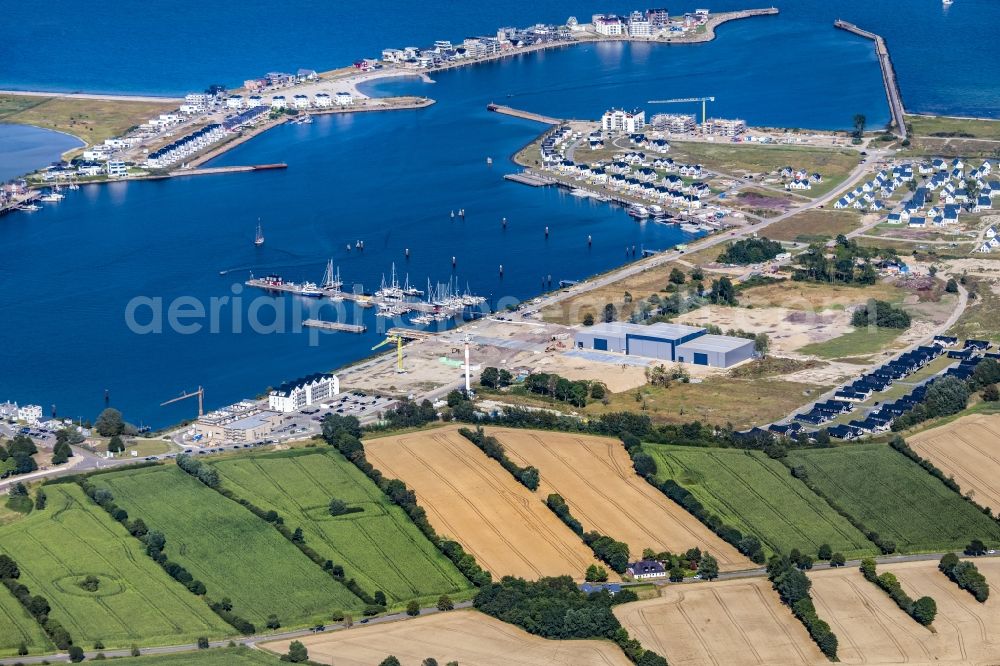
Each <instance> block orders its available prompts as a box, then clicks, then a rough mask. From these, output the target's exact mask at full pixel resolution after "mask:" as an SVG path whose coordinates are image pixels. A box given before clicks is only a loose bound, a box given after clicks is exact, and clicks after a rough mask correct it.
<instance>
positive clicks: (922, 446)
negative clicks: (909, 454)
mask: <svg viewBox="0 0 1000 666" xmlns="http://www.w3.org/2000/svg"><path fill="white" fill-rule="evenodd" d="M907 443H908V444H909V445H910V446H911V447H912V448H913V449H914V450H915V451H916V452H917V453H919V454H920V455H921V456H922V457H924V458H927V459H929V460H931V462H933V463H934V464H935V465H936V466H937V467H938V468H939V469H940V470H941V471H942V472H944V473H945V474H946V475H948V476H953V477H955V481H957V482H958V485H959V486H961V487H962V492H963V493H968V492H970V491H971V492H972V493H973V499H974V500H975V502H976V503H977V504H979V505H980V506H989V507H992V508H993V509H994V510H998V509H1000V415H998V414H992V415H983V414H976V415H973V416H963V417H962V418H960V419H957V420H955V421H952V422H951V423H948V424H946V425H943V426H941V427H939V428H934V429H932V430H927V431H925V432H922V433H919V434H917V435H914V436H913V437H910V438H908V439H907Z"/></svg>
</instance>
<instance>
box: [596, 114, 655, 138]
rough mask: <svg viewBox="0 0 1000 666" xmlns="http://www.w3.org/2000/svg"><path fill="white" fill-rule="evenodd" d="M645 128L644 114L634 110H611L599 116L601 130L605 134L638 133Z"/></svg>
mask: <svg viewBox="0 0 1000 666" xmlns="http://www.w3.org/2000/svg"><path fill="white" fill-rule="evenodd" d="M645 126H646V112H645V111H640V110H638V109H636V110H635V111H623V110H621V109H611V110H610V111H605V112H604V115H603V116H601V129H602V130H604V131H605V132H627V133H629V134H632V133H633V132H638V131H640V130H641V129H642V128H643V127H645Z"/></svg>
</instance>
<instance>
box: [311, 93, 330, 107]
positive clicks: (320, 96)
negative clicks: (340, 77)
mask: <svg viewBox="0 0 1000 666" xmlns="http://www.w3.org/2000/svg"><path fill="white" fill-rule="evenodd" d="M315 101H316V108H317V109H329V108H330V106H332V104H333V102H332V101H331V99H330V93H325V92H321V93H316V99H315Z"/></svg>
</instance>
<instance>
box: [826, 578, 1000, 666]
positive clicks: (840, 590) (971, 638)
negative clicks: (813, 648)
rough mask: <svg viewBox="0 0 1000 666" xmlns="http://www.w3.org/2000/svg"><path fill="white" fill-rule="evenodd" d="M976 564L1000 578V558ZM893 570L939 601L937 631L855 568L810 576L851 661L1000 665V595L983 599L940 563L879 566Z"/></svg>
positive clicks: (912, 590)
mask: <svg viewBox="0 0 1000 666" xmlns="http://www.w3.org/2000/svg"><path fill="white" fill-rule="evenodd" d="M976 566H977V567H979V570H980V571H981V572H982V573H983V575H985V576H986V578H987V579H988V580H989V581H990V583H991V584H993V585H996V584H998V582H1000V561H997V560H993V559H978V560H976ZM886 572H889V573H893V574H895V575H896V576H897V577H898V578H899V581H900V583H901V584H902V586H903V589H904V590H905V591H906V592H907V594H909V595H910V596H911V597H913V598H914V599H916V598H918V597H921V596H923V595H928V596H930V597H933V599H934V601H936V602H937V607H938V614H937V619H935V620H934V624H933V628H934V632H931V631H930V630H928V629H925V628H923V627H921V626H920V625H919V624H917V623H916V622H915V621H914V620H913V619H912V618H910V617H909V616H907V615H906V614H905V613H904V612H903V611H901V610H900V609H899V608H898V607H897V606H896V604H895V603H893V601H892V600H891V599H890V598H889V596H888V595H887V594H886V593H885V592H883V591H882V590H880V589H879V588H878V587H876V586H875V585H873V584H872V583H869V582H868V581H866V580H865V579H864V578H862V577H861V573H860V572H859V571H858V570H857V569H855V568H853V567H851V568H848V569H828V570H823V571H817V572H814V573H810V574H809V578H810V579H811V580H812V583H813V585H812V596H813V600H814V602H815V604H816V610H817V612H818V613H819V616H820V617H821V618H823V619H824V620H826V621H827V622H829V623H830V627H831V628H832V629H833V631H834V633H836V634H837V638H838V639H839V641H840V647H839V650H838V656H839V657H840V660H841V661H842V662H843V663H846V664H863V663H864V664H903V663H907V664H913V665H917V666H925V665H926V666H930V665H931V664H977V665H981V666H986V665H987V664H997V663H1000V634H998V632H997V630H996V627H997V626H1000V600H998V599H996V598H992V597H991V598H990V599H989V600H988V601H987V602H986V603H984V604H980V603H979V602H977V601H976V600H975V599H973V597H972V595H971V594H969V593H968V592H966V591H964V590H960V589H959V588H958V586H957V585H955V584H954V583H952V582H951V581H949V580H948V579H947V578H946V577H945V576H944V574H942V573H941V572H939V571H938V569H937V562H935V561H929V562H906V563H900V564H885V565H881V566H879V573H886Z"/></svg>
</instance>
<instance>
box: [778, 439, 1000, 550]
mask: <svg viewBox="0 0 1000 666" xmlns="http://www.w3.org/2000/svg"><path fill="white" fill-rule="evenodd" d="M788 459H789V462H791V463H792V464H793V465H802V466H803V467H804V468H805V469H806V471H807V472H808V474H809V478H810V479H811V480H812V481H813V483H815V484H816V485H817V486H818V487H819V488H820V489H821V490H822V491H823V492H824V493H826V494H827V495H828V496H829V497H833V498H835V501H836V502H837V503H838V504H839V505H840V506H841V507H842V508H843V509H844V510H845V511H847V512H848V513H850V514H851V515H852V516H854V517H855V518H856V519H857V520H860V521H861V522H862V523H863V524H864V525H865V526H866V527H867V528H868V529H870V530H874V531H876V532H878V533H879V534H880V535H882V537H883V538H889V539H892V540H893V541H895V542H896V547H897V549H898V550H899V551H901V552H938V551H947V550H956V549H958V550H961V549H962V548H964V547H965V545H966V544H968V543H969V541H971V540H972V539H982V540H983V541H984V542H985V543H987V544H989V545H991V546H996V545H1000V525H998V524H997V523H996V522H995V521H993V520H992V519H991V518H989V517H988V516H986V515H985V514H983V513H982V512H981V511H979V510H977V509H976V508H975V507H974V506H973V505H972V504H970V503H968V502H966V501H965V500H963V499H962V498H961V497H960V496H959V495H958V494H956V493H954V492H952V491H950V490H948V489H947V488H946V487H945V486H944V484H942V483H941V482H940V481H938V480H937V479H935V478H934V477H932V476H931V475H930V474H928V473H927V472H925V471H924V470H923V469H921V467H920V466H919V465H917V464H916V463H914V462H912V461H910V460H909V459H907V458H906V457H904V456H903V455H902V454H900V453H897V452H896V451H893V450H892V449H890V448H889V447H888V446H885V445H882V444H857V445H847V446H841V447H837V448H832V449H810V450H805V451H792V452H789V454H788Z"/></svg>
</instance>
